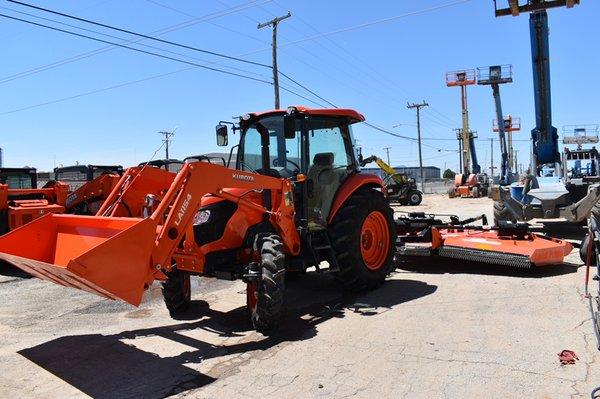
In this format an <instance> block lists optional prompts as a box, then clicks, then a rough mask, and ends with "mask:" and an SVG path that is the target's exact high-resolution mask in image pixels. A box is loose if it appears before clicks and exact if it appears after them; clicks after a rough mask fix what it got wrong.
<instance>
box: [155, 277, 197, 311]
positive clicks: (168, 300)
mask: <svg viewBox="0 0 600 399" xmlns="http://www.w3.org/2000/svg"><path fill="white" fill-rule="evenodd" d="M162 294H163V299H164V300H165V305H167V309H169V313H170V314H171V315H177V314H181V313H184V312H185V311H186V310H187V309H188V308H189V306H190V303H191V301H192V289H191V283H190V274H189V273H187V272H183V271H180V270H177V269H176V268H173V269H172V270H171V271H170V272H169V273H168V274H167V280H166V281H165V282H163V283H162Z"/></svg>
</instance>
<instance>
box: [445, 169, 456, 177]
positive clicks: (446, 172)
mask: <svg viewBox="0 0 600 399" xmlns="http://www.w3.org/2000/svg"><path fill="white" fill-rule="evenodd" d="M454 176H456V172H453V171H452V170H450V169H446V170H445V171H444V174H443V175H442V177H443V178H444V179H454Z"/></svg>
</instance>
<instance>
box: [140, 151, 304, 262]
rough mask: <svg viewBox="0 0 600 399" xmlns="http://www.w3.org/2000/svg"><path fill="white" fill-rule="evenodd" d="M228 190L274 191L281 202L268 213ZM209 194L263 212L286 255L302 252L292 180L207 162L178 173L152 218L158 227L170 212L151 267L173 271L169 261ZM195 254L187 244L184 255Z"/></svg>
mask: <svg viewBox="0 0 600 399" xmlns="http://www.w3.org/2000/svg"><path fill="white" fill-rule="evenodd" d="M207 176H210V179H207ZM225 188H242V189H250V190H271V191H272V192H273V193H277V194H278V195H273V197H275V198H276V199H278V202H277V203H275V202H274V205H273V210H267V209H266V208H265V207H263V206H262V205H259V204H256V203H254V202H251V201H249V200H247V199H245V198H243V197H238V196H235V195H232V194H230V193H229V192H227V191H225ZM207 194H212V195H215V196H218V197H221V198H224V199H226V200H229V201H231V202H234V203H236V204H237V205H238V206H245V207H249V208H252V209H254V210H256V211H258V212H262V213H263V214H264V217H265V219H266V220H270V222H271V224H272V225H273V226H274V227H275V229H276V230H277V233H278V234H279V235H280V236H281V238H282V240H283V244H284V246H285V247H286V249H287V251H286V252H288V253H291V254H292V255H297V254H298V253H299V252H300V237H299V235H298V231H297V230H296V226H295V224H294V213H295V211H294V205H293V202H292V185H291V183H290V181H289V180H287V179H278V178H274V177H269V176H264V175H259V174H255V173H250V172H244V171H240V170H232V169H229V168H226V167H223V166H219V165H213V164H209V163H206V162H195V163H189V164H186V165H184V167H183V168H182V169H181V170H180V171H179V173H178V174H177V177H176V178H175V181H174V182H173V184H172V185H171V188H170V189H169V191H168V192H167V193H166V194H165V197H164V199H163V201H162V202H161V203H160V205H159V206H158V208H157V209H156V211H155V212H154V213H153V214H152V216H151V217H150V218H151V219H153V220H154V221H155V222H157V224H158V223H160V221H161V219H162V218H163V215H165V214H167V212H168V214H167V216H166V219H165V223H164V224H163V225H162V226H159V232H158V233H157V236H156V246H155V249H154V251H153V254H152V265H153V266H154V267H155V268H156V269H159V268H165V269H166V270H170V268H171V263H170V260H171V259H172V258H173V255H174V253H175V251H176V250H177V247H178V245H179V243H180V242H181V241H182V239H183V238H184V235H185V233H186V231H188V227H189V226H190V225H191V224H192V222H193V217H194V215H195V214H196V212H197V211H198V208H199V207H200V200H201V199H202V197H204V196H205V195H207ZM277 197H278V198H277ZM192 251H193V247H192V246H189V245H185V246H184V251H183V252H184V253H183V254H185V252H188V254H189V253H191V252H192ZM183 254H182V255H183ZM159 266H160V267H159Z"/></svg>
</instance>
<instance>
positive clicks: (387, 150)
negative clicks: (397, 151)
mask: <svg viewBox="0 0 600 399" xmlns="http://www.w3.org/2000/svg"><path fill="white" fill-rule="evenodd" d="M383 149H384V150H385V152H386V153H387V161H388V165H390V166H392V164H390V150H391V149H392V147H383Z"/></svg>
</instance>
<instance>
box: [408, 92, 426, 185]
mask: <svg viewBox="0 0 600 399" xmlns="http://www.w3.org/2000/svg"><path fill="white" fill-rule="evenodd" d="M423 107H429V104H427V103H426V102H425V100H423V102H422V103H420V104H415V103H412V104H410V103H407V104H406V108H408V109H416V110H417V142H418V143H419V172H420V175H421V191H422V192H425V178H424V177H423V155H422V153H421V108H423Z"/></svg>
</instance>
